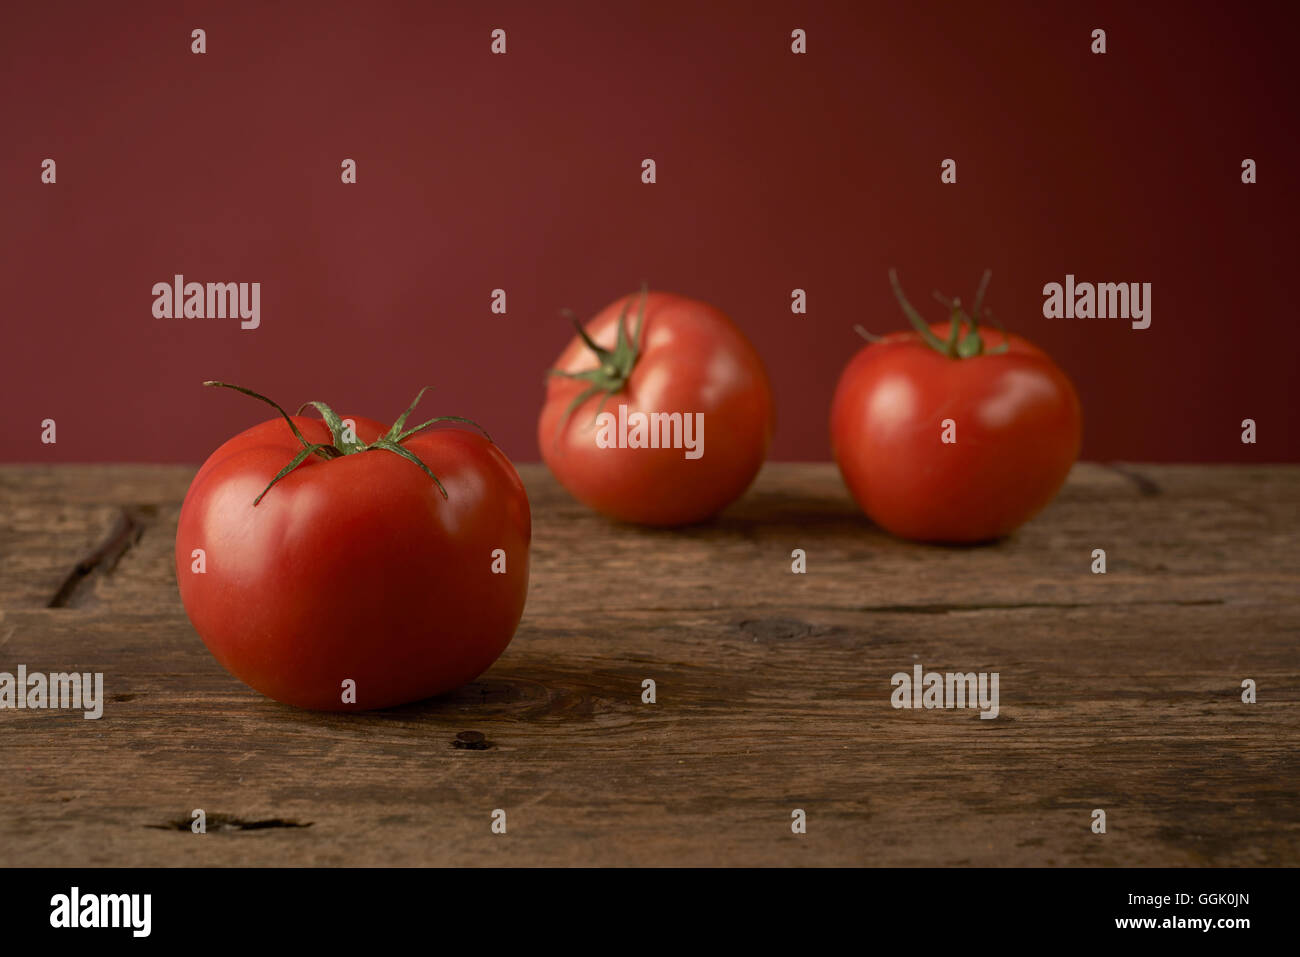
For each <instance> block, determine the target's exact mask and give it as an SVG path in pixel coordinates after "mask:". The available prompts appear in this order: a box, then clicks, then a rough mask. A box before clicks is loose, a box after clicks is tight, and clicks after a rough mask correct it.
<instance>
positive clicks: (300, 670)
mask: <svg viewBox="0 0 1300 957" xmlns="http://www.w3.org/2000/svg"><path fill="white" fill-rule="evenodd" d="M210 384H214V385H219V384H220V383H210ZM240 391H247V390H240ZM250 394H253V395H255V393H250ZM257 398H261V396H257ZM264 401H267V402H269V401H270V400H264ZM416 401H417V402H418V401H419V398H418V397H417V399H416ZM271 404H272V405H274V403H271ZM317 407H318V408H319V409H321V411H322V414H325V415H326V419H327V421H321V420H318V419H314V418H307V417H303V416H293V417H289V416H288V415H287V414H285V413H284V412H283V410H281V416H282V417H281V418H277V419H273V420H271V421H269V422H263V423H262V424H261V425H256V426H254V427H253V428H251V429H248V430H247V431H246V432H242V433H240V434H239V435H237V436H235V437H234V438H232V439H230V440H229V441H228V442H226V443H225V444H224V445H222V446H221V447H220V448H219V449H217V450H216V451H215V452H214V453H213V454H212V456H211V457H210V458H209V459H208V460H207V462H205V463H204V464H203V467H202V468H201V469H199V472H198V474H197V475H196V476H195V477H194V481H193V482H192V483H191V485H190V489H189V492H188V493H187V494H186V496H185V502H184V504H183V506H182V507H181V515H180V524H179V527H178V529H177V532H176V578H177V580H178V581H179V583H180V591H181V599H182V601H183V602H184V604H185V611H186V612H187V613H188V615H189V618H190V621H191V622H192V623H193V625H194V628H195V630H197V631H198V633H199V635H200V636H201V637H202V639H203V641H204V643H206V644H207V646H208V648H209V649H210V650H211V651H212V653H213V654H214V655H215V656H216V658H217V660H218V661H220V662H221V663H222V665H224V666H225V667H226V669H227V670H228V671H230V672H231V674H233V675H235V676H236V677H238V678H239V679H241V680H242V681H244V682H246V683H247V684H249V685H251V686H252V687H253V688H255V689H257V690H258V691H260V692H262V693H263V694H265V695H269V696H270V697H272V698H275V699H276V700H277V701H283V702H285V703H287V704H292V705H297V706H299V707H302V708H313V709H319V710H325V711H340V710H352V709H371V708H384V707H389V706H392V705H397V704H402V703H405V702H409V701H416V700H419V699H422V698H427V697H429V696H431V695H436V694H440V693H442V692H445V691H450V690H451V689H453V688H456V687H459V686H460V685H463V684H465V683H466V682H469V681H471V680H473V679H474V678H475V677H476V676H478V675H479V674H480V673H482V672H483V671H484V670H485V669H487V667H488V666H489V665H491V664H492V662H493V661H495V660H496V659H497V657H498V656H499V655H500V654H501V652H502V651H504V650H505V647H506V645H507V644H509V642H510V638H511V636H512V635H513V634H514V631H515V627H516V625H518V623H519V618H520V615H521V614H522V613H523V608H524V599H525V597H526V595H527V592H528V546H529V539H530V535H531V518H530V515H529V509H528V498H527V496H526V495H525V493H524V487H523V485H522V483H521V482H520V481H519V476H518V475H517V474H516V473H515V470H514V467H513V466H512V465H511V464H510V461H509V460H508V459H507V458H506V457H505V455H504V454H503V453H502V452H501V450H500V449H498V448H497V447H496V446H495V445H493V444H492V442H491V441H490V440H489V439H487V438H486V437H485V436H483V435H480V434H479V433H477V432H471V431H468V430H466V429H463V428H449V429H441V430H437V431H421V429H423V428H424V426H419V427H417V428H415V429H411V430H407V431H405V432H404V431H403V430H404V425H405V421H406V417H407V415H409V414H410V412H411V410H410V409H408V410H407V415H403V416H402V417H401V418H400V419H399V420H398V422H397V423H396V424H395V425H394V427H393V429H392V430H390V429H388V428H386V427H385V426H383V425H381V424H380V423H378V422H375V421H373V420H371V419H364V418H360V417H353V418H352V419H351V420H343V421H340V420H339V419H338V417H337V416H335V415H334V413H333V412H332V410H329V409H328V407H326V406H324V405H323V404H318V405H317ZM276 408H279V407H278V406H276ZM413 408H414V404H412V409H413ZM290 418H291V421H292V422H293V427H294V428H296V429H297V430H299V432H300V434H301V436H302V437H303V438H305V440H306V442H305V443H304V442H302V441H300V440H299V438H298V436H297V435H296V434H295V432H294V431H293V430H292V429H291V428H290V426H289V425H288V424H287V422H286V420H287V419H290ZM348 421H351V422H355V437H353V436H351V434H350V433H349V432H347V430H346V425H347V422H348ZM438 421H445V418H444V419H443V420H439V419H435V420H432V421H431V422H430V423H425V425H429V424H432V422H438ZM457 421H461V422H464V421H467V420H457ZM384 436H387V437H388V439H387V441H386V440H385V439H383V438H381V437H384ZM350 438H355V441H349V439H350ZM318 443H319V444H321V446H322V448H321V449H318V450H316V451H314V452H308V451H307V450H306V449H305V448H304V445H306V444H312V445H315V444H318ZM365 445H369V447H368V448H363V446H365ZM394 445H395V446H396V448H393V447H392V446H394ZM325 446H328V448H329V449H333V452H329V451H327V450H326V449H325V448H324V447H325ZM412 456H413V457H414V459H418V460H419V461H418V462H417V461H415V460H414V459H412V458H411V457H412ZM297 459H301V460H302V461H301V463H300V464H299V465H298V466H297V467H296V468H294V469H293V470H292V471H289V472H288V473H287V474H284V475H283V477H280V478H278V479H277V478H275V476H277V474H279V473H281V472H282V471H283V470H284V469H285V467H286V466H287V465H289V464H290V462H291V461H295V460H297ZM421 463H422V464H421ZM426 467H427V470H428V471H427V472H426ZM428 472H432V476H431V475H430V474H428ZM433 476H436V479H435V478H434V477H433ZM259 496H260V499H259ZM255 501H256V504H254V503H255ZM198 549H201V550H202V554H201V556H196V550H198ZM496 549H500V550H501V552H499V553H498V552H495V550H496ZM200 557H201V567H202V571H199V570H198V568H199V567H200ZM348 680H351V681H352V682H355V695H354V700H353V701H349V700H346V696H345V691H346V690H347V689H346V688H345V686H344V683H345V682H346V681H348Z"/></svg>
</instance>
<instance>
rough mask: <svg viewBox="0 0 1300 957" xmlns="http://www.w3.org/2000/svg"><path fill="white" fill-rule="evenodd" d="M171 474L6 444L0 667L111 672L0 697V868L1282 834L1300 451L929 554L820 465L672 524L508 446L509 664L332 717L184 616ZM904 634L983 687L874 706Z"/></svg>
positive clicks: (1231, 856) (181, 482) (1208, 841)
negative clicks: (1096, 813) (518, 460)
mask: <svg viewBox="0 0 1300 957" xmlns="http://www.w3.org/2000/svg"><path fill="white" fill-rule="evenodd" d="M193 471H194V470H193V469H191V468H185V467H171V466H167V467H158V466H86V467H83V466H76V467H15V466H8V467H4V468H0V671H10V672H12V671H15V670H16V667H17V665H18V664H25V665H26V666H27V668H28V669H29V671H47V672H48V671H66V670H74V669H75V670H78V671H90V672H95V671H102V672H104V674H105V696H106V697H107V699H108V700H107V703H106V705H105V711H104V716H103V717H102V718H101V719H100V720H98V721H86V720H84V719H83V718H82V716H81V713H80V712H70V711H50V710H46V711H31V710H22V711H18V710H5V711H0V768H2V770H0V864H3V865H16V864H27V865H41V864H53V863H59V864H67V865H83V864H84V865H104V864H132V865H135V864H140V865H143V864H151V865H171V864H178V865H181V864H184V865H199V864H202V865H221V864H280V865H284V864H290V865H296V864H331V865H334V864H400V865H410V864H502V865H533V864H552V865H564V864H638V865H663V864H685V865H714V864H738V865H774V864H837V865H886V864H887V865H912V864H974V865H1005V864H1014V865H1044V864H1046V865H1052V864H1056V865H1064V864H1085V865H1183V864H1213V865H1238V864H1296V863H1297V862H1300V799H1298V797H1297V796H1298V794H1300V763H1298V762H1297V756H1296V755H1297V744H1298V743H1300V714H1298V712H1297V707H1298V706H1300V692H1298V691H1297V688H1298V680H1300V674H1298V672H1300V668H1298V664H1300V654H1298V653H1297V644H1298V636H1300V631H1298V629H1300V599H1298V593H1300V588H1297V585H1298V584H1300V567H1298V566H1300V562H1298V553H1297V531H1298V530H1300V468H1298V467H1259V468H1237V467H1157V466H1135V467H1125V468H1122V469H1121V468H1112V467H1103V466H1098V465H1080V466H1078V467H1077V468H1076V469H1075V470H1074V473H1073V474H1072V476H1071V479H1070V482H1069V484H1068V485H1067V487H1066V488H1065V489H1064V491H1063V492H1062V493H1061V495H1060V497H1059V498H1058V499H1057V501H1056V502H1055V503H1053V504H1052V505H1051V506H1050V507H1049V508H1048V509H1047V511H1046V512H1044V513H1043V514H1042V515H1041V516H1039V517H1038V518H1037V519H1036V520H1034V521H1033V522H1031V523H1030V524H1029V525H1027V526H1026V527H1024V528H1023V529H1021V531H1020V532H1019V533H1017V534H1016V535H1015V536H1014V537H1013V538H1011V539H1010V540H1008V541H1005V542H1002V543H1000V544H997V545H995V546H986V547H974V548H941V547H933V546H921V545H913V544H908V543H905V542H900V541H895V540H892V539H890V538H888V537H887V536H885V535H884V534H882V533H881V532H879V531H878V530H876V529H875V528H873V527H872V526H871V525H870V524H869V523H868V522H867V521H866V520H865V519H863V518H861V517H860V516H859V515H858V513H857V512H856V510H855V508H854V506H853V504H852V502H851V501H850V500H849V498H848V497H847V495H846V493H845V491H844V489H843V486H842V485H841V484H840V481H839V479H838V477H837V475H836V473H835V470H834V469H833V468H832V467H831V466H829V465H772V466H769V467H767V468H766V469H765V470H764V472H763V474H762V475H761V477H760V478H759V480H758V482H757V484H756V486H755V487H754V488H753V489H752V490H751V491H750V493H749V494H748V495H747V496H746V497H745V498H744V499H743V500H742V501H741V502H740V503H738V504H737V505H736V506H734V507H733V508H732V509H731V510H729V511H728V512H727V513H726V514H725V515H724V516H723V517H722V518H720V519H718V520H717V521H715V522H713V523H712V524H709V525H707V526H702V527H698V528H692V529H688V530H679V531H646V530H640V529H635V528H630V527H624V526H618V525H614V524H612V523H609V522H607V521H605V520H603V519H601V518H599V517H597V516H595V515H593V514H591V513H589V512H587V511H586V510H585V509H583V508H582V507H580V506H578V505H576V504H574V503H573V502H572V501H571V500H570V499H569V498H568V496H567V495H566V494H565V493H564V492H563V491H562V490H560V489H559V488H558V487H557V486H556V484H555V483H554V482H553V481H552V480H551V479H550V477H549V475H548V474H547V473H546V472H545V470H544V469H543V468H541V467H540V466H526V467H524V468H523V469H521V472H522V474H523V476H524V480H525V482H526V484H527V486H528V490H529V494H530V497H531V500H532V503H533V514H534V544H533V548H534V551H533V579H532V584H531V591H530V594H529V600H528V607H527V609H526V610H525V612H524V619H523V622H522V624H521V625H520V628H519V631H518V633H517V634H516V636H515V639H514V641H513V643H512V644H511V645H510V647H509V649H508V650H507V651H506V653H505V655H504V656H503V657H502V658H501V660H500V661H499V662H498V663H497V664H496V665H495V666H494V667H493V668H492V669H491V670H490V671H489V672H488V673H487V674H485V675H484V676H483V677H482V678H480V680H478V681H477V682H475V683H474V684H472V685H470V686H469V687H466V688H464V689H462V690H460V691H459V692H457V693H454V694H452V695H450V696H447V697H445V698H442V699H438V700H433V701H428V702H424V703H421V704H416V705H411V706H407V707H403V708H398V709H395V710H392V711H387V712H382V713H375V714H352V715H322V714H314V713H308V712H302V711H297V710H294V709H292V708H289V707H286V706H283V705H279V704H277V703H275V702H274V701H271V700H268V699H266V698H263V697H261V696H260V695H258V694H257V693H255V692H253V691H251V690H250V689H248V688H246V687H245V686H244V685H242V684H241V683H240V682H238V681H237V680H235V679H234V678H232V677H230V676H229V675H227V674H226V673H225V672H224V671H223V670H222V668H221V667H220V666H219V665H218V664H217V662H216V661H215V659H213V658H212V656H211V655H210V654H209V653H208V652H207V650H206V649H205V648H204V646H203V644H202V643H201V642H200V640H199V638H198V636H197V635H196V634H195V633H194V631H193V630H192V628H191V627H190V625H189V623H188V621H187V620H186V617H185V613H184V611H183V609H182V607H181V603H180V598H179V596H178V594H177V590H176V582H175V575H174V572H173V568H172V544H173V537H174V534H175V526H176V518H177V513H178V509H179V503H180V501H181V499H182V497H183V495H184V493H185V489H186V487H187V484H188V482H189V479H190V477H191V476H192V474H193ZM106 540H112V547H110V548H107V549H100V546H101V545H102V544H103V543H105V541H106ZM796 548H801V549H804V550H805V551H806V553H807V574H804V575H796V574H792V573H791V552H792V551H793V550H794V549H796ZM1094 548H1103V549H1105V550H1106V555H1107V565H1108V571H1107V573H1106V574H1104V575H1098V574H1093V573H1092V571H1091V565H1092V562H1093V558H1092V552H1093V549H1094ZM115 555H116V556H117V558H118V560H117V561H116V567H111V566H113V565H114V556H115ZM87 558H89V560H88V561H86V562H85V563H84V564H83V571H84V572H85V573H84V574H76V575H73V576H72V580H69V573H70V572H72V570H73V569H74V567H75V566H77V564H78V562H79V561H81V560H83V559H87ZM52 600H54V602H55V604H57V605H59V606H60V607H52V608H51V607H47V606H48V605H49V604H50V603H51V601H52ZM917 663H921V664H923V665H924V666H925V668H926V669H927V670H931V669H933V670H936V671H941V672H947V671H962V672H966V671H976V672H979V671H987V672H993V671H996V672H998V673H999V675H1000V698H1001V713H1000V714H999V716H998V717H997V718H996V719H994V720H981V719H980V718H979V716H978V715H979V712H978V711H974V710H928V711H927V710H897V709H895V708H893V707H892V706H891V704H890V698H891V692H892V690H893V689H892V686H891V680H890V679H891V676H892V675H893V674H894V673H896V672H910V671H911V669H912V667H913V665H914V664H917ZM646 678H653V679H654V681H655V682H656V684H657V702H656V703H654V704H645V703H642V700H641V696H642V681H643V680H644V679H646ZM1247 678H1249V679H1254V681H1255V682H1256V683H1257V685H1258V701H1257V703H1254V704H1247V703H1243V702H1242V697H1241V696H1242V687H1241V685H1242V681H1243V680H1244V679H1247ZM195 808H202V809H203V810H204V812H205V814H206V817H207V826H208V831H207V833H206V834H201V835H200V834H193V833H191V831H190V820H191V811H192V810H193V809H195ZM1096 808H1101V809H1104V810H1105V812H1106V824H1107V829H1106V833H1105V834H1096V833H1093V831H1092V829H1091V824H1092V821H1093V816H1092V812H1093V810H1094V809H1096ZM495 809H504V810H505V811H506V812H507V833H506V834H504V835H502V834H493V833H492V830H491V822H492V812H493V811H494V810H495ZM795 809H802V810H804V811H805V813H806V815H807V833H806V834H802V835H800V834H795V833H792V830H791V820H792V818H791V813H792V811H793V810H795Z"/></svg>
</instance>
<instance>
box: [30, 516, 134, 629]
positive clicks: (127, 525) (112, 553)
mask: <svg viewBox="0 0 1300 957" xmlns="http://www.w3.org/2000/svg"><path fill="white" fill-rule="evenodd" d="M157 513H158V508H157V506H155V505H130V506H124V507H123V508H121V509H120V510H119V511H118V516H117V521H116V522H115V523H114V524H113V529H112V531H110V532H109V533H108V537H107V538H106V539H104V541H103V542H102V543H101V544H100V545H99V546H98V547H97V548H96V549H95V550H94V551H92V552H91V553H90V554H89V555H87V556H86V557H85V558H83V559H81V561H79V562H77V564H76V565H74V566H72V571H70V572H68V575H67V577H66V578H64V579H63V583H62V584H61V585H59V588H58V590H57V591H55V593H54V594H53V596H51V598H50V600H49V602H48V603H47V604H46V606H45V607H46V608H67V607H68V605H69V604H70V603H71V602H72V599H73V597H74V596H75V595H76V593H77V591H78V589H79V588H80V586H81V583H82V582H84V581H85V580H86V579H87V578H89V577H90V576H91V575H93V574H94V573H95V572H97V571H98V572H100V573H101V574H105V575H108V574H111V573H112V571H113V569H114V568H116V567H117V563H118V562H120V561H121V560H122V556H123V555H125V554H126V553H127V552H128V551H129V550H130V549H132V548H133V547H134V546H135V545H137V544H139V542H140V538H141V536H142V535H144V530H145V526H146V525H148V524H150V522H151V521H152V520H153V518H154V517H155V516H156V515H157Z"/></svg>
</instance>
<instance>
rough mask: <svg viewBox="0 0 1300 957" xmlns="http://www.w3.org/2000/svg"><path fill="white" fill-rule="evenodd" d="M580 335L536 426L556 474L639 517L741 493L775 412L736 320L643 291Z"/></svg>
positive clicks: (690, 509)
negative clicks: (631, 315) (633, 312)
mask: <svg viewBox="0 0 1300 957" xmlns="http://www.w3.org/2000/svg"><path fill="white" fill-rule="evenodd" d="M633 308H635V309H636V317H635V320H634V322H631V323H630V322H629V321H628V313H629V312H630V311H631V310H632V309H633ZM574 324H575V325H577V321H576V320H575V321H574ZM629 326H630V327H631V328H629ZM578 333H579V335H578V336H577V337H575V338H574V339H573V341H572V342H570V343H569V345H568V347H567V348H566V349H565V350H564V351H563V352H562V353H560V358H559V359H558V360H557V361H556V363H555V367H554V369H553V370H552V375H551V378H550V382H549V384H548V387H547V394H546V403H545V405H544V406H543V407H542V414H541V417H540V419H539V421H538V423H537V441H538V443H539V444H540V445H541V449H542V458H543V459H544V460H545V461H546V464H547V466H549V467H550V470H551V472H552V473H554V475H555V477H556V478H557V479H559V481H560V483H561V484H562V485H563V486H564V487H565V488H567V489H568V490H569V491H570V492H571V493H572V494H573V496H574V497H575V498H576V499H578V500H579V501H580V502H583V503H585V504H586V505H589V506H591V507H592V508H594V509H596V510H597V511H599V512H603V513H604V514H606V515H609V516H611V517H613V518H617V519H621V520H623V521H627V522H639V523H642V524H645V525H684V524H688V523H690V522H698V521H702V520H703V519H706V518H708V517H709V516H711V515H713V514H715V513H716V512H718V511H720V510H721V509H723V508H725V507H726V506H727V505H729V504H730V503H731V502H733V501H735V500H736V499H737V498H739V497H740V495H741V493H743V492H744V491H745V489H746V488H748V487H749V484H750V482H752V481H753V480H754V476H755V475H757V474H758V469H759V467H760V466H761V465H762V464H763V459H764V458H765V457H766V455H767V448H768V445H769V444H770V442H771V439H772V417H773V411H772V388H771V385H770V384H769V383H768V378H767V372H766V370H765V369H764V368H763V362H762V360H761V359H759V357H758V353H757V352H755V351H754V347H753V346H752V345H750V343H749V340H747V339H746V338H745V336H744V334H743V333H741V331H740V330H739V329H738V328H736V325H735V324H734V323H733V322H732V321H731V320H730V319H728V318H727V316H726V315H724V314H723V313H722V312H721V311H719V310H718V309H715V308H714V307H713V306H710V305H708V304H707V303H703V302H698V301H696V300H694V299H687V298H685V297H684V296H675V295H672V294H671V293H666V292H647V291H645V290H642V292H641V294H640V296H639V297H638V296H636V295H631V296H627V297H625V298H623V299H620V300H618V301H617V302H614V303H611V304H610V305H609V306H608V307H606V308H605V309H604V310H602V311H601V312H600V313H599V314H597V315H596V317H595V318H594V319H592V320H591V321H590V322H589V323H588V324H587V326H586V329H585V330H584V329H583V327H582V326H581V325H578ZM602 413H603V414H606V415H607V417H602ZM673 414H677V415H678V416H679V418H678V419H671V418H669V417H670V416H672V415H673ZM639 425H644V426H645V428H639ZM692 442H693V443H695V445H696V446H697V447H696V448H688V447H687V446H689V445H690V444H691V443H692ZM652 444H653V446H655V447H651V445H652Z"/></svg>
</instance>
